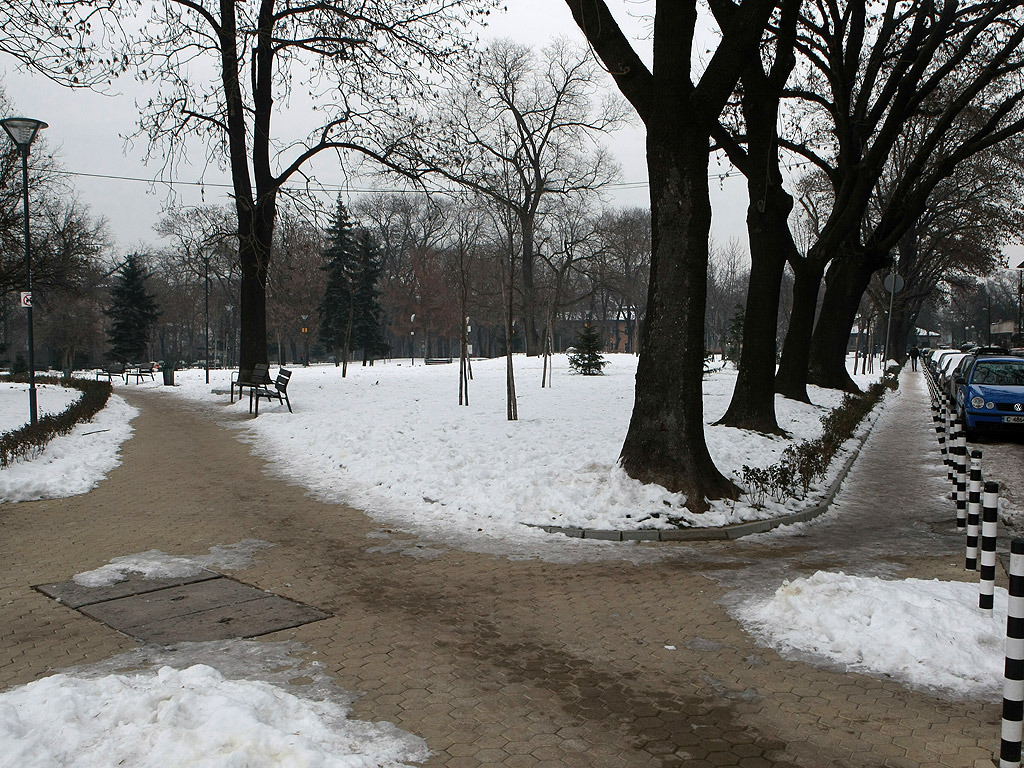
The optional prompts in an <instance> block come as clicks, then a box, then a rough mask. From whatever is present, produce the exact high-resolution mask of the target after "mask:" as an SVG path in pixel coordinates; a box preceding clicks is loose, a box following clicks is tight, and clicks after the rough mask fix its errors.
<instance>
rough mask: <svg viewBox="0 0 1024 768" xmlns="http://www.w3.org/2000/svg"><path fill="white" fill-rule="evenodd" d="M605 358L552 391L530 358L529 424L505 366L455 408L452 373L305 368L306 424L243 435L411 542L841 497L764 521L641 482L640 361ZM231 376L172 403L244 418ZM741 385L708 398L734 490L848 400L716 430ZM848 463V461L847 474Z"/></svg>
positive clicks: (522, 362)
mask: <svg viewBox="0 0 1024 768" xmlns="http://www.w3.org/2000/svg"><path fill="white" fill-rule="evenodd" d="M608 359H609V360H610V361H611V363H610V365H608V366H607V367H606V368H605V373H606V375H604V376H579V375H574V374H572V373H570V371H569V368H568V365H567V363H566V359H565V357H564V356H561V355H560V356H556V357H555V374H554V383H553V386H552V387H550V388H544V389H542V388H541V365H542V362H541V361H540V360H539V359H530V358H525V357H521V356H520V357H517V358H516V360H515V364H516V377H517V382H516V387H517V394H518V408H519V420H518V421H516V422H509V421H507V419H506V414H505V362H504V360H480V361H475V362H474V363H473V373H474V379H473V381H472V382H471V383H470V390H469V395H470V403H471V405H470V406H469V407H464V406H459V404H458V366H457V365H454V364H453V365H431V366H425V365H422V364H419V365H416V366H413V367H410V365H409V361H407V360H406V361H391V362H388V363H377V364H376V365H374V366H373V367H365V368H364V367H361V366H358V365H355V366H351V367H350V368H349V374H348V377H347V378H342V377H341V369H340V368H335V367H334V366H313V367H310V368H301V367H300V368H296V369H294V370H293V375H292V379H291V383H290V384H289V387H288V392H289V396H290V398H291V402H292V407H293V409H294V411H295V412H294V413H293V414H289V413H288V411H287V409H286V408H285V407H284V406H283V405H278V404H277V403H276V402H275V403H273V404H270V405H268V404H267V403H266V402H264V403H263V404H262V405H261V408H260V417H259V418H258V419H245V420H243V421H242V422H241V424H239V425H238V429H239V430H240V431H241V432H242V434H243V437H244V439H245V440H247V441H248V442H250V443H251V444H252V446H253V450H254V451H255V452H256V453H258V454H259V455H260V456H262V457H264V458H266V459H267V460H268V461H269V463H270V468H271V471H272V472H274V473H275V474H278V475H280V476H282V477H286V478H288V480H289V481H290V482H293V483H298V484H300V485H302V486H304V487H306V488H308V489H310V490H311V491H312V492H313V493H314V494H315V495H316V496H317V497H319V498H321V499H324V500H328V501H336V502H345V503H348V504H351V505H353V506H356V507H358V508H360V509H364V510H366V511H367V513H368V514H370V515H371V516H372V517H374V518H376V519H378V520H381V521H385V522H387V523H388V524H391V525H396V526H400V527H404V528H408V529H410V530H417V529H420V528H424V529H427V528H429V529H430V530H433V531H435V532H436V531H437V530H438V529H439V528H440V529H442V530H447V531H451V532H458V533H462V534H465V533H473V534H475V533H477V532H481V533H483V534H484V535H485V536H499V537H501V538H503V539H517V538H519V539H524V537H525V538H530V537H531V536H532V534H531V533H530V532H529V531H527V530H525V528H524V526H523V523H528V524H533V525H557V526H563V527H579V528H596V529H612V530H628V529H637V528H670V527H674V526H675V525H676V524H681V525H684V526H720V525H724V524H727V523H733V522H741V521H745V520H753V519H760V518H765V517H771V516H777V515H779V514H781V513H785V512H787V511H792V510H794V509H799V508H802V507H806V506H810V505H812V504H814V503H816V500H817V498H820V496H821V494H822V492H823V491H824V489H825V488H827V487H828V486H827V482H826V483H823V484H822V485H821V486H819V487H818V488H816V489H814V492H812V497H811V498H810V499H808V500H805V501H803V502H789V503H788V504H786V505H784V506H783V505H778V504H771V503H769V504H768V505H767V506H766V508H764V509H754V508H753V507H752V506H751V505H750V504H749V503H746V501H744V500H741V501H740V502H739V503H732V502H718V503H715V504H714V506H713V507H712V510H711V511H710V512H708V513H706V514H692V513H690V512H689V511H688V510H687V509H685V507H684V504H685V501H686V500H685V498H684V497H683V496H681V495H680V494H677V493H671V492H669V491H667V490H665V489H664V488H661V487H658V486H649V485H643V484H641V483H639V482H636V481H634V480H632V479H630V478H629V477H627V476H626V474H625V473H624V472H623V471H622V470H621V469H620V468H619V467H618V465H617V461H618V454H619V450H620V448H621V446H622V440H623V437H624V436H625V434H626V428H627V426H628V424H629V417H630V412H631V410H632V406H633V382H634V378H635V375H636V358H635V357H633V356H631V355H609V356H608ZM228 375H229V374H228V372H227V371H213V372H211V384H209V385H207V384H205V381H204V374H203V372H202V371H179V372H176V373H175V383H176V384H177V385H178V386H175V388H174V389H173V393H174V395H175V396H178V397H181V398H185V399H187V400H189V401H191V402H192V403H194V404H195V405H196V406H197V407H203V408H207V409H209V410H210V411H211V412H212V413H214V414H216V413H223V412H224V411H225V410H233V411H234V412H236V413H241V414H245V413H246V412H247V409H248V403H247V402H245V403H237V402H236V403H235V405H234V406H228V405H227V403H226V402H225V398H224V396H223V395H217V394H211V390H213V392H221V391H222V392H225V393H226V392H227V388H228V383H227V382H228ZM735 376H736V374H735V371H734V370H733V369H731V368H727V369H724V370H721V371H718V372H716V373H713V374H711V375H710V376H708V377H707V379H706V381H705V389H704V391H705V412H706V419H707V422H708V426H707V427H706V430H705V433H706V437H707V440H708V444H709V447H710V450H711V454H712V456H713V458H714V460H715V462H716V464H717V465H718V467H719V468H720V469H721V470H722V471H723V472H724V473H726V474H727V475H731V476H733V477H734V478H738V474H739V473H740V471H741V470H742V467H743V465H744V464H747V465H751V466H763V465H766V464H771V463H774V462H775V461H778V459H779V458H780V457H781V455H782V452H783V451H784V450H785V449H786V447H787V446H788V445H790V444H791V443H792V441H793V440H804V439H809V438H813V437H816V436H817V435H819V434H820V431H821V424H820V421H819V420H820V418H821V416H822V414H824V413H826V412H827V411H828V410H829V409H830V408H832V407H834V406H835V405H836V404H838V402H839V401H840V399H841V395H840V394H839V393H837V392H835V391H834V390H820V389H816V388H815V389H812V395H811V397H812V399H813V400H814V403H815V404H814V405H807V404H804V403H797V402H793V401H789V400H786V399H784V398H781V397H780V398H779V399H778V401H777V404H778V413H779V422H780V425H781V426H782V427H783V428H784V429H786V430H788V431H790V432H791V433H792V435H793V439H792V440H787V439H782V438H772V437H766V436H764V435H761V434H757V433H752V432H747V431H743V430H737V429H733V428H729V427H714V426H711V423H712V422H714V421H715V420H717V419H718V418H719V417H720V416H721V415H722V414H723V413H724V412H725V409H726V407H727V406H728V403H729V398H730V396H731V393H732V388H733V385H734V383H735ZM147 386H156V387H157V388H160V385H152V384H149V385H147ZM165 391H166V390H165ZM297 445H301V446H302V450H295V446H297ZM841 464H842V457H840V460H839V461H837V462H836V468H837V469H838V466H840V465H841ZM815 497H817V498H815Z"/></svg>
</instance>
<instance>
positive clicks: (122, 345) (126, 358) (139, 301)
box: [105, 253, 160, 363]
mask: <svg viewBox="0 0 1024 768" xmlns="http://www.w3.org/2000/svg"><path fill="white" fill-rule="evenodd" d="M147 277H148V275H147V273H146V270H145V267H144V266H143V262H142V257H141V256H139V255H138V254H134V253H133V254H132V255H131V256H129V257H128V258H127V259H125V262H124V264H123V265H122V267H121V269H120V271H119V273H118V277H117V282H115V283H114V286H113V287H112V288H111V289H110V298H111V305H110V307H109V308H108V309H107V310H106V311H105V314H106V316H107V317H109V318H110V320H111V324H110V330H108V331H107V341H108V342H109V343H110V350H109V351H108V352H107V355H108V356H109V358H110V359H111V360H115V361H117V362H119V363H130V362H142V360H143V358H144V357H145V356H146V347H147V346H148V345H149V337H150V335H151V334H152V333H153V328H154V326H156V321H157V319H158V318H159V317H160V310H159V308H158V307H157V303H156V296H155V295H154V294H152V293H149V292H148V291H147V290H146V278H147Z"/></svg>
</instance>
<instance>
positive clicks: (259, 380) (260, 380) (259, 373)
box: [230, 363, 273, 410]
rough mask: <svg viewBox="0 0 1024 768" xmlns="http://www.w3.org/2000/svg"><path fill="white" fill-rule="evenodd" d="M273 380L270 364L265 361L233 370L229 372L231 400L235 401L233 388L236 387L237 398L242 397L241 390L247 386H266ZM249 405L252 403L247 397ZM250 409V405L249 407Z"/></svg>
mask: <svg viewBox="0 0 1024 768" xmlns="http://www.w3.org/2000/svg"><path fill="white" fill-rule="evenodd" d="M272 382H273V380H272V379H271V378H270V366H269V365H268V364H267V363H256V365H254V366H253V369H252V370H251V371H250V370H242V369H239V370H237V371H233V372H232V373H231V392H230V395H231V402H232V403H233V402H235V389H236V388H237V389H238V399H239V400H241V399H242V391H243V390H244V389H245V388H246V387H249V388H250V389H251V388H253V387H266V386H269V385H270V384H271V383H272ZM249 402H250V406H251V404H252V398H249ZM250 410H251V407H250Z"/></svg>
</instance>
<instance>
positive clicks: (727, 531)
mask: <svg viewBox="0 0 1024 768" xmlns="http://www.w3.org/2000/svg"><path fill="white" fill-rule="evenodd" d="M872 412H873V411H872ZM877 421H878V419H877V418H875V419H874V421H872V422H871V423H870V424H868V428H867V431H865V432H864V437H863V438H862V439H861V441H860V444H859V445H858V446H857V447H855V448H854V449H853V450H852V451H850V455H849V456H848V457H847V459H846V463H844V464H843V468H842V469H841V470H839V474H838V475H837V476H836V479H835V480H833V481H832V485H830V486H829V489H828V493H826V494H825V498H824V499H822V501H821V502H820V503H819V504H816V505H815V506H813V507H808V508H807V509H801V510H800V511H799V512H792V513H790V514H788V515H780V516H779V517H773V518H770V519H767V520H751V521H749V522H746V523H733V524H732V525H723V526H719V527H716V528H669V529H664V530H663V529H660V528H649V529H643V530H629V531H611V530H595V529H590V528H562V527H560V526H557V525H537V524H535V523H523V525H526V526H528V527H530V528H540V529H541V530H542V531H544V532H545V533H560V534H562V535H563V536H568V537H569V538H571V539H593V540H597V541H637V542H641V541H726V540H729V541H732V540H734V539H739V538H742V537H744V536H750V535H752V534H755V533H767V532H768V531H771V530H774V529H775V528H779V527H781V526H783V525H792V524H794V523H806V522H807V521H808V520H813V519H814V518H816V517H818V516H820V515H823V514H825V513H826V512H828V510H829V507H830V506H832V502H833V500H835V497H836V494H837V493H839V487H840V486H841V485H842V484H843V481H844V480H845V479H846V476H847V475H848V474H849V472H850V469H851V468H852V467H853V463H854V462H855V461H856V460H857V457H858V456H860V451H861V448H863V447H864V443H866V442H867V439H868V437H870V435H871V432H872V430H873V429H874V428H875V423H877Z"/></svg>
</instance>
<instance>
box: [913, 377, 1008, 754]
mask: <svg viewBox="0 0 1024 768" xmlns="http://www.w3.org/2000/svg"><path fill="white" fill-rule="evenodd" d="M924 370H925V380H926V381H927V382H928V390H929V394H930V395H931V401H932V422H933V423H934V426H935V433H936V436H937V438H938V443H939V454H940V456H941V457H942V463H943V464H944V465H945V466H946V479H947V482H949V484H950V486H951V489H952V490H951V493H950V498H951V499H952V500H953V502H954V506H955V509H956V525H957V527H958V528H963V529H965V530H966V534H967V544H966V547H965V550H966V554H965V558H964V567H965V569H966V570H968V571H976V570H978V568H979V563H980V578H979V594H978V607H979V608H981V609H982V610H984V611H986V612H988V613H989V614H991V612H992V608H993V601H994V595H995V580H996V536H997V528H998V524H999V483H994V482H984V480H983V478H982V472H981V459H982V452H981V451H979V450H977V449H975V450H972V451H971V452H970V454H969V461H968V451H967V432H966V429H965V428H964V426H963V425H962V424H961V423H960V420H959V419H958V418H957V416H956V410H955V404H954V403H951V402H950V401H949V399H948V398H947V397H946V395H945V393H944V392H943V391H942V390H941V389H940V388H939V386H938V385H937V384H936V382H935V379H934V377H933V376H932V374H931V371H929V370H928V367H927V366H925V368H924ZM979 539H980V541H979ZM979 545H980V546H979ZM1009 578H1010V583H1009V590H1008V591H1009V605H1008V607H1007V611H1006V652H1005V655H1006V663H1005V667H1004V672H1003V722H1002V732H1001V737H1000V745H999V768H1021V751H1022V750H1021V741H1022V736H1024V539H1014V541H1013V542H1012V544H1011V547H1010V572H1009Z"/></svg>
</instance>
